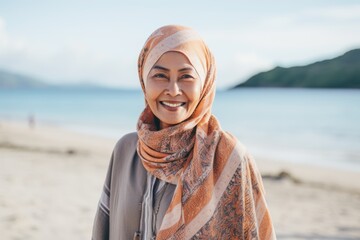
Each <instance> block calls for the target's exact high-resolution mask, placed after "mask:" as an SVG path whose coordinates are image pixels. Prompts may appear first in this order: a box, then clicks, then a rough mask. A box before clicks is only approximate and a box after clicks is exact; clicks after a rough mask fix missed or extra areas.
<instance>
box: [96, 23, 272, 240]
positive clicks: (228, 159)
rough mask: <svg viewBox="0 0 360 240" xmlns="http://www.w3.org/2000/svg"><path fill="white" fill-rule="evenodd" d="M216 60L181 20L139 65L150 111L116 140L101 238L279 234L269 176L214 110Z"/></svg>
mask: <svg viewBox="0 0 360 240" xmlns="http://www.w3.org/2000/svg"><path fill="white" fill-rule="evenodd" d="M215 72H216V71H215V62H214V58H213V56H212V54H211V52H210V51H209V49H208V47H207V46H206V44H205V43H204V42H203V40H202V39H201V38H200V37H199V35H198V34H197V33H196V32H194V30H192V29H190V28H187V27H183V26H173V25H172V26H165V27H162V28H160V29H158V30H156V31H155V32H154V33H153V34H152V35H151V36H150V37H149V38H148V40H147V41H146V43H145V45H144V47H143V49H142V51H141V53H140V56H139V61H138V73H139V78H140V83H141V86H142V89H143V92H144V95H145V100H146V107H145V109H144V111H143V112H142V114H141V116H140V118H139V121H138V125H137V133H131V134H128V135H126V136H124V137H123V138H121V139H120V140H119V141H118V143H117V144H116V146H115V149H114V152H113V155H112V158H111V162H110V166H109V170H108V174H107V177H106V181H105V185H104V189H103V193H102V196H101V199H100V203H99V208H98V211H97V214H96V218H95V223H94V229H93V239H94V240H97V239H132V238H133V239H275V234H274V230H273V226H272V223H271V219H270V215H269V212H268V209H267V206H266V202H265V199H264V189H263V185H262V181H261V176H260V174H259V172H258V170H257V168H256V166H255V163H254V161H253V160H252V158H251V156H250V155H249V153H248V152H247V151H246V149H245V148H244V146H243V145H241V143H239V142H238V141H237V139H236V138H235V137H234V136H232V135H231V134H229V133H227V132H224V131H222V130H221V127H220V124H219V123H218V121H217V119H216V118H215V117H214V116H213V115H212V114H211V106H212V103H213V100H214V96H215V82H214V81H215Z"/></svg>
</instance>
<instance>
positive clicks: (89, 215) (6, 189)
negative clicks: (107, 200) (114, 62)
mask: <svg viewBox="0 0 360 240" xmlns="http://www.w3.org/2000/svg"><path fill="white" fill-rule="evenodd" d="M119 137H120V136H119ZM116 141H117V140H116V139H114V138H106V137H100V136H97V135H92V134H85V133H77V132H73V131H70V130H66V129H63V128H60V127H58V126H55V125H35V126H34V127H33V128H30V127H29V126H28V123H27V122H21V121H17V122H15V121H9V120H6V121H5V120H0V165H1V167H0V184H1V186H0V222H1V224H0V232H1V239H11V240H12V239H13V240H15V239H90V238H91V229H92V224H93V219H94V216H95V211H96V208H97V203H98V200H99V197H100V194H101V189H102V184H103V181H104V179H105V175H106V171H107V166H108V163H109V160H110V156H111V153H112V149H113V147H114V145H115V143H116ZM254 157H255V160H256V162H257V166H258V168H259V169H260V171H261V173H262V176H263V181H264V186H265V190H266V199H267V202H268V206H269V209H270V212H271V216H272V218H273V222H274V227H275V231H276V233H277V237H278V239H360V184H359V182H360V173H359V172H356V171H346V170H338V169H333V168H325V167H320V166H316V165H305V164H295V163H290V162H283V161H276V160H274V159H257V158H256V156H254Z"/></svg>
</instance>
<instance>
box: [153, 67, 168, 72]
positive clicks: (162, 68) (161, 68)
mask: <svg viewBox="0 0 360 240" xmlns="http://www.w3.org/2000/svg"><path fill="white" fill-rule="evenodd" d="M152 69H160V70H164V71H167V72H169V71H170V69H167V68H164V67H162V66H159V65H155V66H154V67H153V68H152Z"/></svg>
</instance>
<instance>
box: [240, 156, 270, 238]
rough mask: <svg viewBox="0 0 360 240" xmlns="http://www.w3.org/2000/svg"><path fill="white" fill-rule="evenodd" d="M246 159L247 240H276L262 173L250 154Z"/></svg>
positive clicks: (245, 217) (245, 225)
mask: <svg viewBox="0 0 360 240" xmlns="http://www.w3.org/2000/svg"><path fill="white" fill-rule="evenodd" d="M245 158H246V159H245V160H246V164H245V166H246V167H245V168H244V171H245V172H244V174H245V175H246V178H244V182H243V184H245V186H244V191H245V192H244V198H245V204H244V205H245V216H244V220H245V221H244V223H245V224H244V230H245V233H246V235H247V237H248V238H246V239H259V240H268V239H272V240H273V239H276V235H275V230H274V227H273V224H272V220H271V217H270V212H269V209H268V207H267V204H266V200H265V190H264V186H263V183H262V179H261V175H260V172H259V170H258V169H257V166H256V163H255V161H254V159H253V157H252V156H251V155H250V154H247V155H246V157H245Z"/></svg>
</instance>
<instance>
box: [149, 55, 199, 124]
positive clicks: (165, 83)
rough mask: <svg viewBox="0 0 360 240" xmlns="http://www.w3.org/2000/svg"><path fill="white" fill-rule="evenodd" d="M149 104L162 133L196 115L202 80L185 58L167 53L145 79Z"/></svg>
mask: <svg viewBox="0 0 360 240" xmlns="http://www.w3.org/2000/svg"><path fill="white" fill-rule="evenodd" d="M145 82H146V93H145V95H146V100H147V103H148V104H149V107H150V109H151V111H152V112H153V113H154V115H155V116H156V117H157V119H158V120H160V122H159V129H162V128H166V127H169V126H170V125H175V124H178V123H180V122H182V121H184V120H186V119H187V118H189V117H190V115H191V114H192V113H193V112H194V110H195V107H196V105H197V103H198V101H199V98H200V93H201V80H200V77H199V75H198V74H197V73H196V71H195V69H194V68H193V67H192V65H191V63H190V62H189V60H188V59H187V58H186V56H185V55H184V54H182V53H179V52H167V53H164V55H162V56H161V57H160V59H159V60H158V61H157V62H156V65H154V67H153V68H152V69H151V71H150V73H149V75H148V76H147V78H146V81H145Z"/></svg>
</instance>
